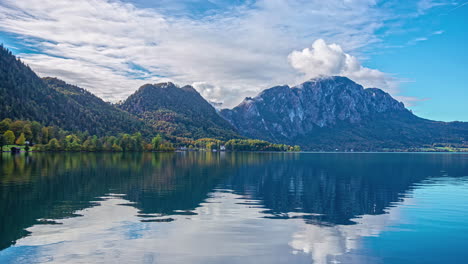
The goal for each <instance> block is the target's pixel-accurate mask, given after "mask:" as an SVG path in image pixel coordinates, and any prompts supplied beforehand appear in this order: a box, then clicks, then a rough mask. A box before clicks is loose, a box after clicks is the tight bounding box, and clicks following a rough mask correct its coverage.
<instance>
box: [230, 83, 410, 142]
mask: <svg viewBox="0 0 468 264" xmlns="http://www.w3.org/2000/svg"><path fill="white" fill-rule="evenodd" d="M379 113H394V114H403V115H411V113H410V112H409V111H408V110H406V109H405V107H404V105H403V104H402V103H400V102H398V101H396V100H395V99H393V98H392V97H391V96H390V95H389V94H387V93H385V92H384V91H382V90H380V89H376V88H372V89H364V88H363V87H362V86H361V85H359V84H357V83H355V82H353V81H352V80H350V79H348V78H346V77H340V76H331V77H319V78H314V79H311V80H309V81H307V82H304V83H302V84H300V85H297V86H294V87H289V86H287V85H283V86H275V87H272V88H270V89H267V90H264V91H263V92H261V93H260V94H259V95H257V96H256V97H254V98H246V99H245V100H244V101H243V102H242V103H241V104H240V105H238V106H237V107H235V108H234V109H232V110H223V111H222V112H221V114H222V115H223V116H224V117H225V118H226V119H227V120H228V121H230V122H231V123H232V124H233V125H234V126H235V127H237V128H238V129H239V130H240V131H246V133H245V135H246V136H250V137H259V136H260V138H266V139H269V140H279V139H281V138H291V137H295V136H298V135H305V134H307V133H310V132H311V131H313V130H315V129H317V128H325V127H334V126H336V125H338V124H341V123H350V124H359V123H361V122H363V121H365V120H368V119H371V118H373V117H374V116H375V115H376V114H379ZM265 135H266V136H265Z"/></svg>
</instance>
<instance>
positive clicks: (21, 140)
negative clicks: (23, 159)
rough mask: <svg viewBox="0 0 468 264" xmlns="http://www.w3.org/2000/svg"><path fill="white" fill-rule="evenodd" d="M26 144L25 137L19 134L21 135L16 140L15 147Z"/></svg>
mask: <svg viewBox="0 0 468 264" xmlns="http://www.w3.org/2000/svg"><path fill="white" fill-rule="evenodd" d="M25 142H26V137H25V136H24V133H21V135H20V136H19V137H18V138H17V139H16V145H21V146H22V145H24V143H25Z"/></svg>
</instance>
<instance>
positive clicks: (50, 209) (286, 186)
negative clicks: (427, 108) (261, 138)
mask: <svg viewBox="0 0 468 264" xmlns="http://www.w3.org/2000/svg"><path fill="white" fill-rule="evenodd" d="M0 212H1V216H0V263H463V262H465V261H466V260H467V259H468V250H467V239H466V234H468V155H467V154H417V153H413V154H403V153H402V154H397V153H387V154H382V153H381V154H378V153H373V154H372V153H366V154H359V153H353V154H351V153H348V154H331V153H328V154H326V153H322V154H318V153H154V154H153V153H138V154H130V153H127V154H122V153H118V154H110V153H99V154H86V153H75V154H72V153H68V154H64V153H61V154H46V153H43V154H39V153H37V154H29V155H27V156H25V155H17V156H11V155H9V154H3V155H2V156H1V159H0Z"/></svg>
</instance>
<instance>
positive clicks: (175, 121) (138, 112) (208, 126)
mask: <svg viewBox="0 0 468 264" xmlns="http://www.w3.org/2000/svg"><path fill="white" fill-rule="evenodd" d="M119 107H120V108H121V109H123V110H125V111H128V112H129V113H131V114H133V115H135V116H138V117H139V118H141V119H143V120H145V121H146V122H148V123H149V124H151V125H152V126H153V127H154V128H155V129H156V130H157V131H159V132H161V133H164V134H166V135H170V136H176V137H186V138H194V139H199V138H206V137H210V138H218V139H231V138H239V135H238V134H237V132H236V131H235V128H234V127H233V126H232V125H231V124H230V123H229V122H227V121H226V120H224V119H223V118H222V117H221V116H220V115H219V114H218V113H217V112H216V110H215V109H214V107H213V106H212V105H211V104H210V103H208V102H207V101H206V100H205V99H204V98H203V97H202V96H201V95H200V94H199V93H198V92H197V91H196V90H195V89H194V88H193V87H192V86H184V87H180V88H179V87H177V86H176V85H174V84H173V83H170V82H169V83H158V84H146V85H143V86H142V87H140V88H139V89H138V91H136V92H135V93H134V94H132V95H131V96H130V97H128V98H127V100H125V101H124V102H123V103H122V104H121V105H120V106H119Z"/></svg>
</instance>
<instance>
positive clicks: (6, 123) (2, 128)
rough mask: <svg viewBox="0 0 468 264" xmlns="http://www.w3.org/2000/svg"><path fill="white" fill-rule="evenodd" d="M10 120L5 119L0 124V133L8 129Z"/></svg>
mask: <svg viewBox="0 0 468 264" xmlns="http://www.w3.org/2000/svg"><path fill="white" fill-rule="evenodd" d="M10 124H11V119H10V118H5V119H3V120H2V122H0V133H2V134H3V133H5V132H6V131H7V130H8V129H10Z"/></svg>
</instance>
